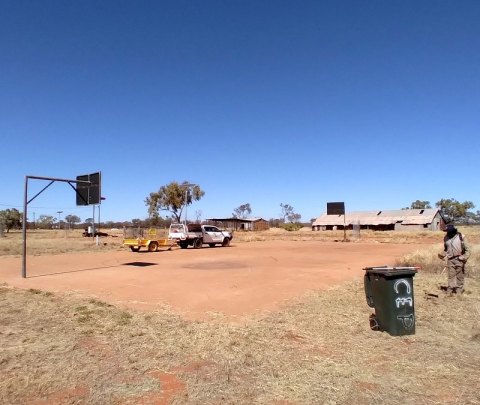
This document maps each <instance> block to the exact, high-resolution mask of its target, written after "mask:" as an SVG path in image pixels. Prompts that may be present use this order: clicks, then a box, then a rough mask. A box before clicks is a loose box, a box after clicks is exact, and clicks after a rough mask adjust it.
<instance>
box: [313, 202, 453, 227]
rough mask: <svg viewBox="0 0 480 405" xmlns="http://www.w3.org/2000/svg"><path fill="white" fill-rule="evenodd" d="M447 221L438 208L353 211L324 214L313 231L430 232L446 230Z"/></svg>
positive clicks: (315, 223) (315, 222)
mask: <svg viewBox="0 0 480 405" xmlns="http://www.w3.org/2000/svg"><path fill="white" fill-rule="evenodd" d="M444 225H445V220H444V218H443V216H442V214H441V212H440V210H439V209H438V208H426V209H422V210H394V211H352V212H346V213H345V218H344V216H343V215H327V213H323V214H322V215H320V216H319V217H318V218H317V219H316V220H315V221H314V222H313V223H312V231H328V230H337V229H344V227H345V228H346V229H353V228H354V227H356V228H357V229H372V230H376V231H405V230H417V231H418V230H429V231H439V230H442V229H443V228H444Z"/></svg>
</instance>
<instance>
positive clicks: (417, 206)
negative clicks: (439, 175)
mask: <svg viewBox="0 0 480 405" xmlns="http://www.w3.org/2000/svg"><path fill="white" fill-rule="evenodd" d="M428 208H432V206H431V205H430V201H420V200H416V201H414V202H412V203H411V204H410V207H406V208H402V209H404V210H424V209H428Z"/></svg>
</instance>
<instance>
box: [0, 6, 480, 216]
mask: <svg viewBox="0 0 480 405" xmlns="http://www.w3.org/2000/svg"><path fill="white" fill-rule="evenodd" d="M479 21H480V1H476V0H475V1H468V0H462V1H413V0H411V1H383V0H381V1H380V0H378V1H368V0H366V1H357V0H355V1H320V0H318V1H261V0H255V1H250V0H245V1H240V0H238V1H236V0H235V1H234V0H217V1H209V0H204V1H200V0H191V1H182V0H181V1H170V2H166V1H142V0H137V1H133V0H131V1H88V0H83V1H55V0H44V1H23V0H2V1H0V137H1V144H2V154H1V159H0V172H1V178H2V180H1V188H0V209H6V208H12V207H16V208H18V209H19V210H22V205H23V188H24V179H25V176H26V175H35V176H48V177H59V178H67V179H75V178H76V176H77V175H80V174H86V173H93V172H96V171H101V172H102V176H103V184H102V188H103V193H102V194H103V195H104V196H105V197H106V200H105V201H104V202H103V204H102V221H108V220H113V221H117V220H118V221H121V220H131V219H133V218H146V217H147V209H146V206H145V204H144V200H145V198H146V197H147V196H148V195H149V193H150V192H152V191H157V190H158V188H159V187H160V186H162V185H165V184H167V183H169V182H171V181H174V180H175V181H179V182H182V181H185V180H186V181H189V182H193V183H197V184H199V185H200V186H201V188H202V189H203V190H204V191H205V196H204V198H203V199H202V200H201V201H199V202H196V203H194V204H193V205H192V206H190V207H189V208H188V213H189V218H192V217H193V213H194V212H195V211H201V212H202V219H205V218H209V217H223V216H229V215H230V214H231V213H232V212H233V210H234V208H236V207H238V206H239V205H241V204H245V203H250V205H251V207H252V210H253V212H252V215H253V216H259V217H263V218H265V219H269V218H276V217H278V215H279V213H280V211H281V209H280V203H288V204H290V205H292V206H293V207H294V208H295V211H296V212H298V213H300V214H301V215H302V219H303V220H304V221H308V220H309V219H310V218H313V217H316V216H318V215H320V214H321V213H322V212H323V211H325V209H326V203H327V202H329V201H345V204H346V208H347V210H370V209H385V210H386V209H398V208H402V207H405V206H408V205H410V203H411V202H412V201H415V200H417V199H420V200H428V201H430V202H431V203H432V204H435V202H437V201H438V200H440V199H441V198H455V199H457V200H459V201H462V202H463V201H466V200H469V201H472V202H473V203H474V204H475V205H476V208H475V210H476V209H480V191H479V187H478V179H479V174H480V170H479V165H478V162H479V153H480V131H479V130H480V23H479ZM46 184H47V183H46V182H43V181H31V182H30V192H29V197H32V196H33V195H34V194H35V193H36V192H38V191H39V190H40V189H41V188H43V187H44V186H45V185H46ZM59 210H61V211H63V213H62V218H63V216H65V215H68V214H74V215H78V216H79V217H80V218H81V219H82V220H84V219H85V218H88V217H91V213H92V210H91V207H76V205H75V193H74V192H73V190H72V189H71V188H70V186H68V184H65V183H55V184H54V185H52V186H51V187H50V188H49V189H48V190H47V191H45V192H44V193H43V194H41V195H40V196H39V197H38V198H37V199H36V200H34V201H33V202H32V203H31V204H30V205H29V213H30V215H29V218H30V219H32V213H33V212H35V215H36V216H37V218H38V216H39V215H53V216H55V217H56V216H57V214H56V212H57V211H59ZM190 214H192V217H191V216H190Z"/></svg>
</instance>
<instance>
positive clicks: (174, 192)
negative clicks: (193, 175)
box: [145, 181, 205, 222]
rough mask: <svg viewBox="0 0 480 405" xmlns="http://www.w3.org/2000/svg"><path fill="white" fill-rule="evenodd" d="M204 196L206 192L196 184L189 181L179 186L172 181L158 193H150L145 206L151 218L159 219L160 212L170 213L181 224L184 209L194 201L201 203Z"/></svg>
mask: <svg viewBox="0 0 480 405" xmlns="http://www.w3.org/2000/svg"><path fill="white" fill-rule="evenodd" d="M204 195H205V192H204V191H203V190H202V189H201V188H200V186H198V185H196V184H191V183H189V182H188V181H184V182H183V183H182V184H179V183H177V182H176V181H172V182H171V183H169V184H167V185H165V186H162V187H160V189H159V190H158V191H157V192H154V193H150V195H149V196H148V197H147V198H146V199H145V205H147V207H148V215H149V217H150V218H156V217H158V216H159V215H160V214H159V211H168V212H170V213H171V214H173V216H174V217H175V219H176V220H177V222H180V221H181V217H182V212H183V209H184V208H185V207H186V206H187V205H190V204H192V202H193V201H199V200H200V199H201V198H202V197H203V196H204Z"/></svg>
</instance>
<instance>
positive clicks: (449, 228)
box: [443, 224, 457, 232]
mask: <svg viewBox="0 0 480 405" xmlns="http://www.w3.org/2000/svg"><path fill="white" fill-rule="evenodd" d="M456 230H457V228H455V225H453V224H448V225H447V226H446V227H445V229H444V230H443V231H444V232H453V231H456Z"/></svg>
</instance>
